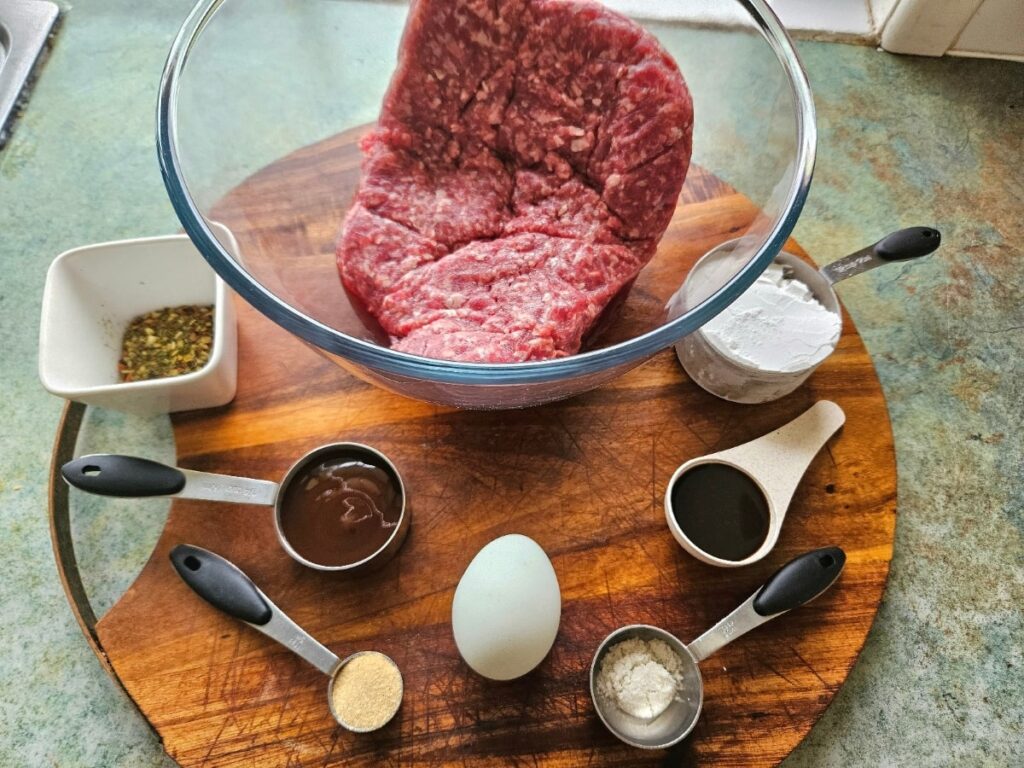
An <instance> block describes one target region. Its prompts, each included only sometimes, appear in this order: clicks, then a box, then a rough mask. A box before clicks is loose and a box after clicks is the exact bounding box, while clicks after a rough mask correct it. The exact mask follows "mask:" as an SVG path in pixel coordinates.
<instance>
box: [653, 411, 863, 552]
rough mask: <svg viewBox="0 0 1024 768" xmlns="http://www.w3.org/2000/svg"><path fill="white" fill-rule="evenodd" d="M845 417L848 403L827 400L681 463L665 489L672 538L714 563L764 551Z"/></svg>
mask: <svg viewBox="0 0 1024 768" xmlns="http://www.w3.org/2000/svg"><path fill="white" fill-rule="evenodd" d="M845 421H846V414H844V413H843V410H842V408H840V407H839V406H838V405H836V404H835V403H833V402H832V401H830V400H820V401H818V402H817V403H815V404H814V405H813V406H811V407H810V408H809V409H808V410H806V411H804V413H802V414H801V415H800V416H798V417H797V418H795V419H793V420H792V421H791V422H789V423H788V424H785V425H783V426H782V427H780V428H778V429H776V430H775V431H773V432H770V433H768V434H767V435H764V436H762V437H759V438H757V439H756V440H751V441H750V442H747V443H744V444H742V445H738V446H736V447H735V448H730V449H728V450H726V451H719V452H717V453H712V454H709V455H707V456H700V457H698V458H695V459H691V460H689V461H687V462H685V463H684V464H682V465H681V466H680V467H679V468H678V469H677V470H676V471H675V472H674V473H673V475H672V477H671V478H670V479H669V482H668V485H667V487H666V489H665V501H664V505H665V520H666V522H667V523H668V528H669V531H670V532H671V534H672V538H674V539H675V540H676V542H677V543H678V544H679V545H680V546H681V547H682V548H683V549H685V550H686V551H687V552H689V553H690V554H691V555H693V556H694V557H696V558H697V559H698V560H700V561H702V562H705V563H708V564H709V565H717V566H720V567H723V568H736V567H739V566H743V565H750V564H751V563H756V562H757V561H758V560H761V559H762V558H764V557H765V556H766V555H767V554H768V553H769V552H771V550H772V548H773V547H774V546H775V544H776V542H777V541H778V539H779V534H780V532H781V531H782V523H783V521H784V520H785V519H786V513H787V512H788V510H789V504H790V502H791V501H792V499H793V494H794V492H795V491H796V488H797V486H798V485H799V483H800V480H801V479H802V478H803V476H804V474H805V473H806V471H807V468H808V467H809V466H810V463H811V461H812V460H813V459H814V457H815V456H816V455H817V454H818V452H819V451H820V450H821V448H822V447H823V446H824V445H825V443H826V442H827V441H828V439H829V438H830V437H831V436H832V435H834V434H835V433H836V431H838V429H839V428H840V427H841V426H842V425H843V423H844V422H845ZM711 467H714V468H715V470H716V471H715V472H714V473H712V472H709V471H708V468H711ZM702 468H703V469H702ZM688 502H689V505H690V506H689V507H688V508H683V505H684V504H687V503H688ZM723 504H725V505H726V506H723Z"/></svg>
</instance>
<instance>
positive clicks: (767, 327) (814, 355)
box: [701, 263, 842, 373]
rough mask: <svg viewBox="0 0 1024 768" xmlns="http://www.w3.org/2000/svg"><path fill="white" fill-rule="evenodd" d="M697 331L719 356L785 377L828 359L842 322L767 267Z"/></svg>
mask: <svg viewBox="0 0 1024 768" xmlns="http://www.w3.org/2000/svg"><path fill="white" fill-rule="evenodd" d="M701 331H702V332H703V333H704V336H705V337H706V338H707V340H708V342H709V343H711V344H712V345H713V346H714V347H716V348H717V349H718V350H720V351H721V352H724V353H726V354H728V355H729V356H730V357H733V358H734V359H736V360H738V361H740V362H742V363H745V364H746V365H749V366H752V367H755V368H759V369H761V370H764V371H779V372H782V373H791V372H795V371H802V370H805V369H807V368H811V367H813V366H815V365H817V364H818V363H820V362H821V361H822V360H824V359H825V358H826V357H828V356H829V355H830V354H831V353H832V350H833V349H835V345H836V343H837V342H838V340H839V334H840V333H841V331H842V319H841V318H840V317H839V315H837V314H836V313H835V312H831V311H829V310H828V309H826V308H825V307H824V306H822V304H821V302H819V301H818V300H817V299H816V298H815V297H814V294H813V293H812V292H811V290H810V288H808V287H807V285H805V284H804V283H803V282H801V281H800V280H797V279H794V278H787V277H785V276H784V274H783V269H782V265H780V264H776V263H772V264H770V265H768V268H767V269H766V270H765V271H764V273H763V274H762V275H761V276H760V277H758V278H757V280H756V281H755V282H754V284H753V285H752V286H750V288H748V289H747V290H746V292H745V293H743V294H742V295H741V296H740V297H739V298H738V299H736V301H734V302H733V303H732V304H730V305H729V306H728V307H726V308H725V309H724V310H722V312H721V313H720V314H718V315H717V316H716V317H714V318H712V319H711V320H710V321H709V322H708V323H706V324H705V325H703V326H702V327H701Z"/></svg>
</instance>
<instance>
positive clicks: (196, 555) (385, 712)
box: [170, 544, 404, 733]
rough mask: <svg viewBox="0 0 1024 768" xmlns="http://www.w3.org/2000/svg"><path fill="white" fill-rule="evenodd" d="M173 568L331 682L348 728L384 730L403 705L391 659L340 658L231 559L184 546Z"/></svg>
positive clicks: (336, 708)
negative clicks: (274, 600)
mask: <svg viewBox="0 0 1024 768" xmlns="http://www.w3.org/2000/svg"><path fill="white" fill-rule="evenodd" d="M170 557H171V564H172V565H173V566H174V569H175V570H176V571H177V572H178V575H179V576H181V578H182V580H183V581H184V582H185V583H186V584H187V585H188V586H189V587H190V588H191V589H192V591H193V592H195V593H196V594H197V595H199V596H200V597H201V598H203V600H205V601H206V602H208V603H209V604H210V605H212V606H213V607H214V608H217V609H218V610H220V611H222V612H223V613H226V614H227V615H228V616H231V617H232V618H235V619H239V620H241V621H244V622H245V623H246V624H248V625H249V626H250V627H252V628H253V629H255V630H257V631H259V632H262V633H263V634H264V635H266V636H267V637H269V638H271V639H273V640H276V641H277V642H279V643H280V644H281V645H283V646H285V647H286V648H288V649H289V650H290V651H293V652H294V653H295V654H296V655H298V656H299V657H300V658H302V659H303V660H304V661H307V662H309V663H310V664H312V665H313V666H314V667H316V668H317V669H319V670H320V671H321V672H323V673H324V674H325V675H327V676H328V677H329V678H330V682H329V683H328V684H327V703H328V706H329V707H330V710H331V714H332V715H333V716H334V719H335V720H337V721H338V724H339V725H341V726H342V727H343V728H346V729H347V730H349V731H353V732H355V733H367V732H369V731H375V730H377V729H378V728H382V727H384V726H385V725H387V723H388V722H389V721H390V720H391V718H393V717H394V716H395V713H396V712H398V708H399V707H400V706H401V704H402V695H403V693H404V686H403V682H402V673H401V672H400V671H399V669H398V665H397V664H395V662H394V661H392V660H391V658H390V657H388V656H385V655H384V654H383V653H379V652H377V651H360V652H358V653H353V654H352V655H351V656H347V657H346V658H344V659H340V658H338V656H336V655H335V654H334V653H333V652H332V651H331V650H329V649H328V648H326V647H325V646H323V645H321V644H320V643H318V642H317V641H316V640H314V639H313V637H312V636H311V635H310V634H309V633H307V632H306V631H305V630H304V629H302V627H300V626H299V625H298V624H296V623H295V622H294V621H292V620H291V619H289V618H288V616H286V615H285V614H284V612H283V611H282V610H281V609H280V608H278V607H277V606H276V605H274V603H272V602H271V601H270V598H268V597H267V596H266V595H265V594H263V592H262V591H261V590H260V589H259V588H258V587H257V586H256V585H255V584H253V583H252V581H251V580H250V579H249V577H248V576H246V575H245V574H244V573H242V571H241V570H239V568H238V567H237V566H235V565H234V564H233V563H231V562H230V561H229V560H226V559H224V558H223V557H221V556H220V555H217V554H215V553H213V552H210V551H209V550H207V549H202V548H201V547H194V546H192V545H191V544H179V545H178V546H177V547H175V548H174V549H172V550H171V555H170Z"/></svg>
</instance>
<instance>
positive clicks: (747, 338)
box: [668, 227, 942, 403]
mask: <svg viewBox="0 0 1024 768" xmlns="http://www.w3.org/2000/svg"><path fill="white" fill-rule="evenodd" d="M941 242H942V236H941V235H940V233H939V231H938V230H937V229H933V228H932V227H908V228H907V229H901V230H898V231H896V232H893V233H891V234H889V235H887V236H886V237H884V238H882V239H881V240H879V241H878V242H877V243H874V244H872V245H869V246H868V247H866V248H861V249H860V250H858V251H856V252H854V253H851V254H850V255H848V256H845V257H843V258H841V259H839V260H837V261H834V262H832V263H831V264H828V265H827V266H824V267H822V268H821V269H820V270H819V269H816V268H815V267H813V266H812V265H811V264H809V263H807V262H806V261H804V260H803V259H801V258H799V257H798V256H795V255H794V254H791V253H787V252H785V251H783V252H781V253H779V254H778V255H777V256H776V257H775V259H774V263H772V264H769V265H768V267H767V268H766V269H765V271H764V272H763V273H762V274H761V275H760V276H759V277H758V278H757V279H756V280H755V282H754V284H753V285H751V286H750V287H749V288H748V289H747V290H746V291H745V292H744V293H743V294H741V295H740V296H739V297H737V299H736V300H735V301H733V302H732V303H730V304H729V305H728V306H727V307H726V308H725V309H724V311H722V312H721V313H719V314H718V315H717V316H715V317H714V318H712V319H711V320H709V321H708V322H707V323H705V324H704V325H703V326H701V327H700V328H698V329H697V330H696V331H694V332H693V333H691V334H689V335H687V336H686V337H685V338H683V339H682V340H681V341H679V342H678V343H677V344H676V345H675V349H676V355H677V356H678V357H679V361H680V363H682V365H683V368H684V369H685V370H686V373H687V374H688V375H689V377H690V379H691V380H693V381H694V382H695V383H696V384H698V385H699V386H700V387H702V388H703V389H705V390H707V391H708V392H710V393H711V394H713V395H715V396H717V397H721V398H723V399H725V400H730V401H732V402H736V403H766V402H769V401H771V400H777V399H778V398H780V397H783V396H785V395H787V394H789V393H790V392H792V391H793V390H795V389H796V388H797V387H799V386H800V385H801V384H803V382H804V381H806V380H807V378H808V377H809V376H810V375H811V374H812V373H813V372H814V371H815V369H817V367H818V366H819V365H821V364H822V363H823V362H824V361H825V360H826V359H827V358H828V357H829V355H831V354H832V353H833V352H834V351H835V349H836V347H837V345H838V344H839V339H840V336H841V333H842V310H841V307H840V304H839V297H838V296H837V295H836V292H835V290H833V286H834V285H835V284H836V283H837V282H839V281H840V280H845V279H846V278H848V277H853V276H854V275H859V274H861V273H862V272H866V271H867V270H869V269H874V268H875V267H879V266H883V265H885V264H891V263H894V262H905V261H908V260H910V259H917V258H920V257H922V256H927V255H928V254H930V253H932V252H934V251H935V250H936V249H937V248H938V247H939V244H940V243H941ZM755 248H756V243H755V240H754V239H752V238H737V239H733V240H728V241H726V242H724V243H720V244H719V245H717V246H715V247H714V248H713V249H711V250H710V251H708V252H707V253H706V254H704V256H702V257H701V258H700V259H699V260H698V261H697V263H696V264H694V266H693V267H692V268H691V269H690V272H689V273H688V275H687V277H686V280H685V282H684V283H683V285H682V287H681V288H680V290H679V291H678V292H677V293H676V294H675V296H673V298H672V299H671V300H670V301H669V304H668V310H669V316H670V317H676V316H678V315H679V314H680V313H681V312H682V311H684V310H687V309H692V308H693V307H695V306H697V305H699V304H701V303H703V302H704V301H706V300H708V299H709V298H710V297H711V296H712V295H713V294H714V293H715V292H716V291H717V290H719V289H720V288H721V286H722V285H723V284H724V281H725V280H727V279H728V278H729V277H731V276H732V275H733V274H734V272H735V270H736V269H737V268H738V267H739V265H740V263H745V262H746V260H747V259H749V258H750V256H752V255H753V249H755Z"/></svg>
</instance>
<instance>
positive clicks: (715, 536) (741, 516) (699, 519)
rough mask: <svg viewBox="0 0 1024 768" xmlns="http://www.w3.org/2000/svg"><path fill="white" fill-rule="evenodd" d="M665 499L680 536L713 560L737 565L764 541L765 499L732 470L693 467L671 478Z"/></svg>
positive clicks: (740, 473)
mask: <svg viewBox="0 0 1024 768" xmlns="http://www.w3.org/2000/svg"><path fill="white" fill-rule="evenodd" d="M670 498H671V500H672V514H673V515H674V516H675V518H676V522H677V523H679V527H680V528H681V529H682V531H683V533H685V534H686V536H687V538H688V539H689V540H690V541H692V542H693V543H694V544H696V545H697V546H698V547H700V548H701V549H703V550H704V551H705V552H707V553H708V554H709V555H713V556H714V557H718V558H721V559H722V560H743V559H744V558H747V557H750V556H751V555H752V554H754V553H755V552H756V551H757V550H758V548H759V547H760V546H761V545H762V544H763V543H764V540H765V539H766V538H767V537H768V500H767V499H766V498H765V496H764V493H763V492H762V491H761V489H760V488H759V487H758V486H757V483H755V482H754V481H753V480H751V479H750V478H749V477H748V476H747V475H746V474H745V473H744V472H741V471H740V470H738V469H733V468H732V467H730V466H727V465H725V464H698V465H697V466H696V467H694V468H693V469H691V470H689V471H688V472H686V473H684V474H683V475H681V476H680V477H679V478H678V479H676V482H675V485H673V486H672V492H671V495H670Z"/></svg>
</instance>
